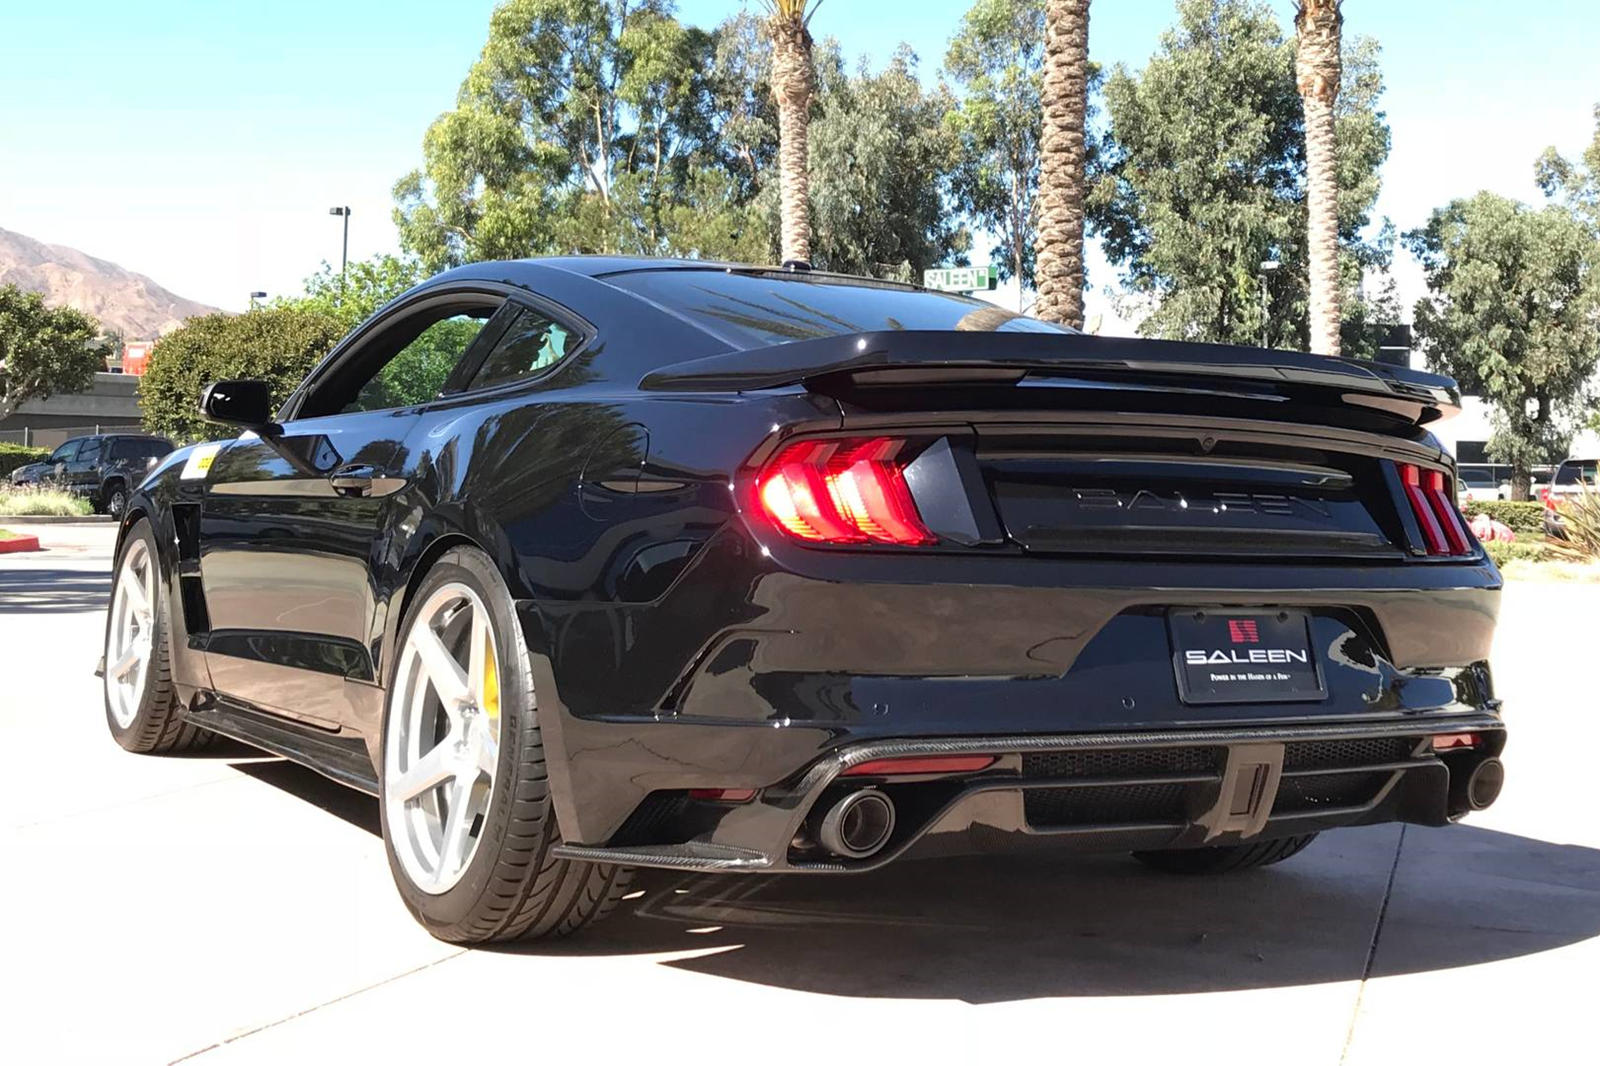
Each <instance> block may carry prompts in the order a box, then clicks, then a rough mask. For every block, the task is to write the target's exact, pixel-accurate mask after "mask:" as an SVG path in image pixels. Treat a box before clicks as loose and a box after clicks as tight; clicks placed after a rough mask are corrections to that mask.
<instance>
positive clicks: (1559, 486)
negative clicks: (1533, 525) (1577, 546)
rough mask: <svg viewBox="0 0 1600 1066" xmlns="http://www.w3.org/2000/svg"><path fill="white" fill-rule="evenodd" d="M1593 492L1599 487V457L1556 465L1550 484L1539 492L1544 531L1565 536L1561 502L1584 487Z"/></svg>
mask: <svg viewBox="0 0 1600 1066" xmlns="http://www.w3.org/2000/svg"><path fill="white" fill-rule="evenodd" d="M1586 488H1587V489H1588V491H1590V492H1594V491H1596V490H1597V489H1600V458H1578V457H1576V456H1575V457H1573V458H1571V459H1566V460H1563V461H1562V463H1561V465H1560V466H1558V467H1556V472H1555V476H1554V477H1552V478H1551V479H1550V485H1549V487H1547V488H1546V489H1545V490H1544V491H1543V492H1541V493H1540V494H1539V498H1540V499H1542V500H1543V501H1544V531H1545V534H1546V535H1547V536H1551V537H1563V538H1564V537H1565V536H1566V531H1565V530H1564V529H1563V528H1562V520H1561V502H1562V500H1564V499H1567V498H1569V497H1572V496H1576V495H1578V494H1579V493H1581V492H1583V491H1584V490H1585V489H1586Z"/></svg>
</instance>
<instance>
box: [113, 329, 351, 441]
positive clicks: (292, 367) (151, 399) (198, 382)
mask: <svg viewBox="0 0 1600 1066" xmlns="http://www.w3.org/2000/svg"><path fill="white" fill-rule="evenodd" d="M343 334H344V327H343V326H342V324H341V323H340V322H339V320H338V319H336V318H334V317H333V316H331V315H327V314H323V313H321V312H318V311H308V310H305V309H303V308H298V307H265V308H258V309H257V310H254V311H251V312H249V313H248V314H243V315H226V314H222V313H220V312H219V313H218V314H214V315H204V316H202V317H199V318H191V319H190V320H189V321H188V322H187V323H186V324H185V325H184V326H183V327H182V328H181V329H176V330H173V331H172V332H171V333H169V334H167V335H166V336H165V337H162V338H161V339H160V340H159V341H157V342H156V346H155V348H154V349H153V350H152V351H151V353H150V366H149V369H148V370H146V371H145V374H144V376H143V377H142V378H141V379H140V380H139V403H140V405H141V406H142V407H143V408H144V424H145V428H146V429H149V430H150V431H151V432H154V433H162V434H165V435H167V436H169V437H171V438H173V439H174V440H180V441H184V440H201V439H205V438H209V437H215V436H216V435H217V430H216V427H215V426H213V425H212V424H211V423H209V422H207V421H206V420H205V419H204V418H202V417H200V410H199V404H200V391H201V390H202V389H204V388H205V387H206V386H207V385H209V384H210V383H211V382H213V381H221V380H222V379H224V378H260V379H262V380H263V381H266V382H268V383H269V384H270V385H271V386H272V402H273V404H274V405H276V404H280V403H282V402H283V401H284V400H286V399H288V397H289V393H291V392H293V391H294V387H295V386H296V385H298V384H300V379H301V378H303V377H305V376H306V373H307V371H309V370H310V369H311V368H312V367H313V366H315V365H316V364H317V360H319V359H321V358H322V357H323V355H325V354H326V353H327V351H328V349H330V348H332V347H333V345H334V344H335V342H337V341H338V340H339V338H340V337H341V336H343Z"/></svg>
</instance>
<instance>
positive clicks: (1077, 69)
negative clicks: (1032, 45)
mask: <svg viewBox="0 0 1600 1066" xmlns="http://www.w3.org/2000/svg"><path fill="white" fill-rule="evenodd" d="M1044 17H1045V24H1044V51H1045V55H1044V87H1043V90H1042V92H1041V94H1040V104H1041V106H1042V108H1043V110H1044V128H1043V131H1042V133H1041V136H1040V142H1039V147H1040V164H1039V206H1038V211H1039V231H1038V236H1037V237H1036V238H1035V241H1036V243H1035V249H1036V251H1037V253H1038V256H1037V263H1036V265H1035V268H1034V276H1035V278H1036V279H1037V280H1038V285H1039V299H1038V301H1037V302H1036V303H1035V304H1034V314H1036V315H1038V316H1039V317H1040V318H1043V319H1048V320H1049V321H1052V322H1063V323H1065V324H1067V325H1069V326H1073V327H1081V326H1082V325H1083V193H1084V173H1083V171H1084V160H1085V158H1086V155H1087V153H1086V151H1085V145H1084V112H1085V111H1086V110H1087V108H1088V103H1089V0H1046V3H1045V16H1044Z"/></svg>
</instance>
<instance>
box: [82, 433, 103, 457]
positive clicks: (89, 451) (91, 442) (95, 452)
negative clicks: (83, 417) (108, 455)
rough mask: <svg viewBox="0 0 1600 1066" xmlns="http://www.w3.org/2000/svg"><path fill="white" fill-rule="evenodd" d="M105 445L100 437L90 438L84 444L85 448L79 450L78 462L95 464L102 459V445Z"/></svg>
mask: <svg viewBox="0 0 1600 1066" xmlns="http://www.w3.org/2000/svg"><path fill="white" fill-rule="evenodd" d="M102 443H104V442H103V441H102V440H101V439H100V438H99V437H90V438H89V439H88V440H86V441H84V442H83V447H82V448H80V449H79V450H78V460H77V461H78V462H80V463H93V462H98V461H99V459H100V445H101V444H102Z"/></svg>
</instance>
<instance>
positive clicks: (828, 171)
mask: <svg viewBox="0 0 1600 1066" xmlns="http://www.w3.org/2000/svg"><path fill="white" fill-rule="evenodd" d="M817 75H818V89H819V92H818V104H817V107H818V114H817V115H816V117H815V118H813V119H812V121H811V131H810V137H811V185H810V196H811V213H812V217H813V218H814V219H815V221H816V231H815V233H814V234H813V236H812V238H811V261H812V262H813V263H814V264H815V265H817V266H819V267H822V268H824V269H827V270H833V271H839V272H841V273H849V274H867V275H871V276H874V277H895V278H899V279H901V280H911V279H914V278H920V277H921V274H922V271H923V270H925V269H927V268H929V267H933V266H937V265H939V264H940V263H941V262H944V261H946V260H948V259H950V258H951V257H952V256H955V255H958V254H962V253H965V251H966V250H967V248H968V247H969V246H970V243H971V241H970V237H969V235H968V234H967V232H966V230H965V229H964V228H962V227H961V226H960V225H959V224H958V222H957V221H956V219H955V214H956V213H955V212H954V211H953V210H951V205H950V200H949V196H948V193H949V187H950V180H949V175H950V173H951V171H952V170H953V169H954V168H955V165H956V160H957V156H958V152H959V144H958V142H957V140H956V138H955V137H954V136H953V135H952V133H951V131H950V129H949V128H948V127H947V126H946V125H945V121H944V118H945V115H946V114H948V113H949V111H950V110H951V108H953V107H954V106H955V100H954V98H953V97H952V96H951V95H950V93H949V91H948V90H946V89H943V88H941V89H937V90H932V91H929V90H926V89H924V88H923V87H922V83H921V81H920V80H919V79H918V78H917V73H916V56H915V55H914V54H913V53H912V52H911V50H910V49H909V48H908V47H906V46H904V45H902V46H901V47H900V48H899V49H898V50H897V51H896V52H895V54H894V55H893V56H892V57H891V58H890V60H889V62H888V64H887V65H886V66H885V67H884V69H883V70H882V71H880V72H878V73H876V74H874V73H872V72H871V71H870V70H869V69H867V67H866V65H865V64H864V63H863V64H862V65H861V67H860V68H859V70H858V72H857V73H856V74H855V75H854V76H852V75H849V74H847V73H846V71H845V65H844V59H843V57H842V55H841V54H840V52H839V47H838V44H837V43H836V42H834V41H833V40H831V39H830V40H828V41H826V42H824V43H823V45H822V47H820V48H819V49H818V55H817Z"/></svg>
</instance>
